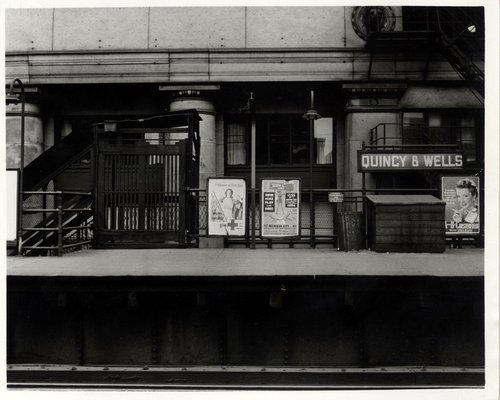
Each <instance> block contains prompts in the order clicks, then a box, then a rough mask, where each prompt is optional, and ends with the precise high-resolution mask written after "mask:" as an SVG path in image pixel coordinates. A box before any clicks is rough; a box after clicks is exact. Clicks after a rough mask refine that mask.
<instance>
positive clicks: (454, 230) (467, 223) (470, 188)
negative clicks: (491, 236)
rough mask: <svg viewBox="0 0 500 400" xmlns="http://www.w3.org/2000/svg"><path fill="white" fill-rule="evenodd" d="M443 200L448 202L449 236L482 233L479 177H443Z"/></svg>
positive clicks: (447, 231) (447, 226) (446, 222)
mask: <svg viewBox="0 0 500 400" xmlns="http://www.w3.org/2000/svg"><path fill="white" fill-rule="evenodd" d="M441 198H442V200H444V201H445V202H446V208H445V224H446V234H447V235H457V236H460V235H463V236H470V235H475V234H479V233H480V229H479V220H480V210H479V177H477V176H465V177H460V176H458V177H457V176H443V177H442V184H441Z"/></svg>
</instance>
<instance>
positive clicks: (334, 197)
mask: <svg viewBox="0 0 500 400" xmlns="http://www.w3.org/2000/svg"><path fill="white" fill-rule="evenodd" d="M328 201H329V202H330V203H342V202H343V201H344V193H341V192H330V193H328Z"/></svg>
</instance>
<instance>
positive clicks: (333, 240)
mask: <svg viewBox="0 0 500 400" xmlns="http://www.w3.org/2000/svg"><path fill="white" fill-rule="evenodd" d="M186 190H187V198H188V202H189V205H188V207H189V208H188V210H187V213H188V214H190V215H191V221H192V224H191V225H190V226H189V228H188V229H187V233H186V234H187V243H188V246H189V247H198V245H199V242H200V238H204V237H207V224H208V210H207V196H206V190H204V189H198V188H188V189H186ZM256 191H257V207H256V218H255V221H256V226H255V231H256V235H255V236H256V238H255V244H256V246H257V247H267V248H273V247H275V246H281V247H282V246H285V247H286V246H288V247H290V248H294V247H313V248H314V247H317V246H327V247H330V248H332V247H333V248H336V249H341V248H342V247H343V246H342V244H343V242H342V241H343V239H344V238H343V236H345V232H343V226H342V224H343V222H342V217H343V216H344V215H345V214H357V216H356V218H357V219H358V220H359V221H360V225H359V232H358V234H359V235H360V238H359V241H360V242H361V246H360V247H359V249H367V248H369V245H368V241H367V239H368V238H367V234H368V233H367V227H368V221H367V220H366V218H367V204H368V199H367V195H369V194H393V195H395V194H400V195H404V194H407V195H410V194H429V195H433V196H435V197H438V198H439V197H440V191H439V189H438V188H414V189H413V188H411V189H365V190H362V189H314V190H313V203H312V205H311V204H310V203H309V201H308V200H309V189H304V190H302V192H301V197H302V200H303V201H302V202H301V215H300V228H301V229H300V238H280V239H276V238H273V239H270V238H265V237H261V226H260V191H259V190H258V189H257V190H256ZM330 192H336V193H342V195H343V201H342V202H341V203H330V202H329V201H328V194H329V193H330ZM249 199H250V191H248V193H247V201H248V202H249V201H250V200H249ZM246 220H247V229H246V234H245V236H244V237H227V238H224V246H225V247H246V248H250V247H251V246H252V237H251V223H252V215H251V211H250V207H247V214H246ZM477 239H478V238H477V237H474V238H472V237H471V238H452V237H450V238H447V241H448V242H449V243H450V245H452V246H453V245H456V244H457V243H458V245H459V246H461V244H462V242H464V243H466V242H467V241H472V242H473V243H474V244H477ZM455 242H457V243H455ZM472 242H471V243H472Z"/></svg>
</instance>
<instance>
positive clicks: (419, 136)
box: [370, 123, 475, 147]
mask: <svg viewBox="0 0 500 400" xmlns="http://www.w3.org/2000/svg"><path fill="white" fill-rule="evenodd" d="M471 131H472V132H471ZM471 133H475V127H473V126H426V125H423V124H400V123H399V124H398V123H381V124H378V125H377V126H375V127H374V128H372V129H371V130H370V145H371V146H382V147H387V146H414V145H421V146H426V147H432V146H438V147H457V146H460V147H461V146H464V145H465V146H467V145H470V144H473V143H474V138H475V135H473V134H471Z"/></svg>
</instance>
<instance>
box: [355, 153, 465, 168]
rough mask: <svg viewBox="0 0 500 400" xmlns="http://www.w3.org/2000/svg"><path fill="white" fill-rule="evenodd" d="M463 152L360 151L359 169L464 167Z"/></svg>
mask: <svg viewBox="0 0 500 400" xmlns="http://www.w3.org/2000/svg"><path fill="white" fill-rule="evenodd" d="M463 160H464V159H463V154H462V153H408V154H407V153H401V154H398V153H379V152H377V153H367V152H362V151H359V152H358V171H359V172H368V171H393V170H419V169H462V168H463V166H464V161H463Z"/></svg>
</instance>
